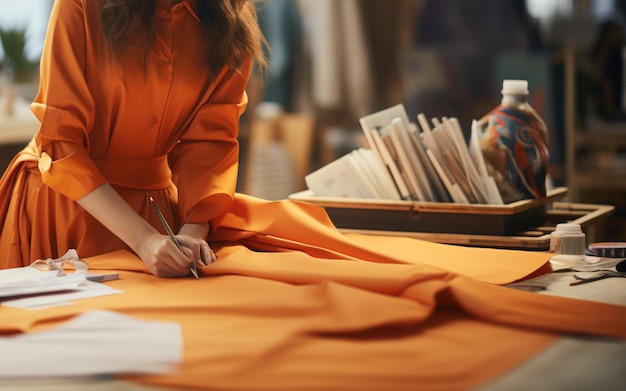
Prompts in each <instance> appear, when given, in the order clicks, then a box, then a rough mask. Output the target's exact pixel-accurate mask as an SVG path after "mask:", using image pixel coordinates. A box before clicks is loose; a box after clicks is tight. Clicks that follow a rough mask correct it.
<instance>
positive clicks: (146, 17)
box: [100, 0, 267, 78]
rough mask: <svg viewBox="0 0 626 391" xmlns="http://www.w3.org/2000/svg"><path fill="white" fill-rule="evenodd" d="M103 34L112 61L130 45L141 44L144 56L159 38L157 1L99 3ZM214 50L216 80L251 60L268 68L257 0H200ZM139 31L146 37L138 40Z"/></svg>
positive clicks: (103, 0) (200, 11) (212, 70)
mask: <svg viewBox="0 0 626 391" xmlns="http://www.w3.org/2000/svg"><path fill="white" fill-rule="evenodd" d="M100 7H101V24H102V32H103V33H104V37H105V40H106V41H107V44H108V46H109V50H110V54H111V56H112V57H113V58H115V57H117V56H119V55H120V54H121V53H122V52H124V51H125V50H126V49H128V48H129V47H130V46H135V45H138V46H139V47H140V48H141V49H142V50H143V51H144V53H145V58H146V59H147V55H148V50H149V49H150V46H151V44H152V41H153V40H154V37H155V35H156V28H155V11H156V1H155V0H100ZM196 11H197V13H198V16H199V18H200V20H201V21H202V26H203V28H204V31H205V33H206V37H207V40H208V42H209V44H210V46H211V50H210V53H209V56H208V59H207V68H208V70H209V73H210V75H211V77H213V78H214V77H216V76H217V74H218V73H219V72H220V71H221V70H222V68H223V67H224V66H225V65H229V66H230V67H231V68H232V69H233V70H239V69H240V67H241V66H242V65H243V64H244V63H245V62H246V61H247V60H248V59H250V58H252V59H254V60H256V61H257V64H258V66H259V68H260V69H261V70H263V69H265V68H266V67H267V62H266V59H265V56H264V51H263V49H264V46H265V45H267V43H266V41H265V39H264V37H263V34H262V33H261V31H260V29H259V25H258V23H257V19H256V18H257V15H256V8H255V4H254V0H219V1H218V0H200V1H199V2H198V9H197V10H196ZM139 28H143V29H145V31H147V34H142V35H140V38H139V39H138V40H136V39H135V37H136V36H137V35H136V32H137V30H138V29H139Z"/></svg>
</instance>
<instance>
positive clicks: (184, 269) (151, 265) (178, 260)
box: [136, 232, 208, 277]
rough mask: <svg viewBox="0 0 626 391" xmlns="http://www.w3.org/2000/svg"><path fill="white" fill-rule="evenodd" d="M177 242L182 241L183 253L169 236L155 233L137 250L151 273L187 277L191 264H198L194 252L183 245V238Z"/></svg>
mask: <svg viewBox="0 0 626 391" xmlns="http://www.w3.org/2000/svg"><path fill="white" fill-rule="evenodd" d="M177 240H179V241H180V244H181V246H182V247H183V252H181V251H180V250H179V249H178V247H177V246H176V244H175V243H174V242H173V241H172V239H170V237H169V236H167V235H161V234H160V233H158V232H155V233H154V234H150V235H148V236H147V237H146V238H145V240H144V241H142V244H141V245H140V246H139V248H137V250H136V251H137V255H139V257H140V258H141V260H142V261H143V263H144V264H145V265H146V266H147V267H148V269H149V270H150V272H151V273H152V274H154V275H155V276H157V277H184V276H187V275H189V273H190V269H191V262H196V261H195V260H194V259H195V258H194V257H195V256H194V251H193V250H191V249H190V248H189V247H188V246H186V245H183V243H182V240H183V237H181V236H178V237H177ZM185 240H186V239H185ZM205 243H206V242H205ZM207 247H208V244H207Z"/></svg>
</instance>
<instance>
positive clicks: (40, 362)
mask: <svg viewBox="0 0 626 391" xmlns="http://www.w3.org/2000/svg"><path fill="white" fill-rule="evenodd" d="M0 352H2V354H0V379H24V378H28V379H34V378H52V377H55V378H57V377H86V376H99V375H113V374H164V373H169V372H172V371H174V370H176V369H177V366H178V365H179V364H180V363H181V361H182V358H183V338H182V332H181V330H180V326H179V325H178V324H177V323H173V322H153V321H150V322H148V321H143V320H138V319H135V318H131V317H129V316H126V315H122V314H119V313H116V312H113V311H90V312H85V313H83V314H81V315H78V316H76V317H75V318H74V319H72V320H71V321H69V322H68V323H66V324H64V325H62V326H60V327H58V328H55V329H51V330H46V331H41V332H32V333H28V334H20V335H15V336H9V337H0Z"/></svg>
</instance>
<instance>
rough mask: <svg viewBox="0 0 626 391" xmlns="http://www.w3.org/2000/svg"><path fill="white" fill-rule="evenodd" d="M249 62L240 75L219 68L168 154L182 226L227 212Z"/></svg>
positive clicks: (219, 217)
mask: <svg viewBox="0 0 626 391" xmlns="http://www.w3.org/2000/svg"><path fill="white" fill-rule="evenodd" d="M251 68H252V62H248V63H247V64H246V66H245V68H244V69H243V70H242V71H240V72H229V71H228V70H227V69H224V70H223V71H222V73H221V75H220V77H219V78H218V80H217V82H216V87H215V90H214V91H213V93H212V94H211V95H210V97H209V99H208V101H207V102H205V103H204V104H203V105H202V107H201V109H200V110H199V111H198V113H197V114H196V116H195V118H194V120H193V121H192V123H191V125H190V127H189V129H188V130H187V131H186V132H185V133H184V135H183V137H181V139H180V142H179V143H178V144H177V146H176V147H175V148H174V151H173V152H172V153H171V155H170V166H171V167H172V173H173V177H172V178H173V180H174V183H175V184H176V186H177V188H178V203H179V209H180V210H179V212H180V215H181V219H182V222H183V223H202V222H207V221H208V222H209V223H210V225H211V230H212V231H213V230H215V228H216V227H217V226H218V225H219V222H220V221H221V220H222V218H223V217H224V215H225V214H226V212H227V211H228V209H229V207H230V205H231V203H232V201H233V197H234V192H235V189H236V185H237V170H238V160H239V142H238V140H237V135H238V131H239V119H240V116H241V114H242V113H243V112H244V110H245V108H246V106H247V103H248V99H247V95H246V92H245V88H246V84H247V82H248V79H249V77H250V72H251Z"/></svg>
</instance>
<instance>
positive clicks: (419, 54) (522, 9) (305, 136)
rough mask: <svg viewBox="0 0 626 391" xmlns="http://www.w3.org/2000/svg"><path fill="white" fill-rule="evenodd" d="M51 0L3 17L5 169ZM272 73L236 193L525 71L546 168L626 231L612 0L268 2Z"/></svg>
mask: <svg viewBox="0 0 626 391" xmlns="http://www.w3.org/2000/svg"><path fill="white" fill-rule="evenodd" d="M51 6H52V0H20V1H19V2H11V4H10V6H9V7H6V8H4V9H3V10H2V12H1V13H0V40H1V41H2V46H0V164H1V165H2V166H0V171H1V170H4V167H5V166H6V164H7V163H8V161H9V159H10V158H11V157H12V156H13V155H14V154H15V152H17V151H18V150H19V149H21V148H22V147H23V145H24V144H25V143H26V142H27V141H28V140H29V139H30V137H32V134H33V133H34V132H35V131H36V130H37V124H36V122H35V121H34V117H33V116H32V114H31V113H30V111H29V107H28V105H29V103H30V101H31V100H32V98H33V97H34V94H35V93H36V88H37V78H38V74H37V73H38V72H37V63H38V58H39V55H40V54H41V47H42V44H43V39H44V36H45V30H46V25H47V20H48V16H49V12H50V8H51ZM258 8H259V22H260V24H261V27H262V29H263V31H264V33H265V35H266V37H267V39H268V41H269V43H270V46H271V48H272V50H271V53H269V55H270V70H269V73H268V74H267V75H265V78H264V79H262V80H261V78H259V77H256V76H255V77H254V78H253V80H251V82H250V85H249V89H248V94H249V97H250V105H249V109H248V110H247V112H246V113H245V114H244V117H243V118H242V123H241V130H240V142H241V146H242V148H241V165H240V177H239V185H238V191H240V192H244V193H248V194H252V195H256V196H260V197H264V198H268V199H282V198H285V197H287V196H288V195H289V194H291V193H294V192H297V191H300V190H304V189H305V184H304V176H305V175H306V174H308V173H310V172H312V171H314V170H315V169H317V168H319V167H321V166H323V165H325V164H327V163H329V162H331V161H333V160H335V159H337V158H339V157H341V156H343V155H344V154H346V153H349V152H350V151H352V150H353V149H355V148H358V147H359V146H360V145H361V144H360V143H361V129H360V126H359V122H358V119H359V118H360V117H362V116H364V115H367V114H371V113H374V112H376V111H379V110H382V109H385V108H387V107H390V106H393V105H396V104H399V103H401V104H403V105H404V106H405V108H406V110H407V112H408V114H409V116H410V118H411V119H412V120H415V117H416V116H417V114H419V113H424V114H425V115H426V116H427V117H429V118H431V117H442V116H447V117H456V118H458V120H459V122H460V123H461V126H462V127H463V130H464V132H465V133H466V136H468V135H469V130H470V125H471V121H472V120H473V119H479V118H481V117H482V116H483V115H484V114H486V113H487V112H488V111H490V110H491V109H492V108H493V107H495V106H496V105H497V104H498V103H499V102H500V98H501V95H500V89H501V85H502V80H503V79H515V78H519V79H526V80H528V81H529V89H530V93H531V94H530V101H531V104H532V106H533V107H534V108H535V109H536V110H537V111H538V112H539V114H540V115H541V116H542V117H543V118H544V120H545V121H546V123H547V125H548V127H549V130H550V153H551V155H550V167H549V175H550V179H551V180H552V181H553V183H554V185H555V186H567V187H568V189H569V194H568V198H569V200H570V201H572V202H586V203H603V204H611V205H615V206H616V212H615V213H614V214H613V215H612V216H611V217H610V219H609V221H608V222H607V224H608V227H607V233H608V236H609V237H610V238H621V240H624V237H626V223H624V221H626V196H625V195H626V175H625V174H626V154H625V152H626V122H625V121H626V116H625V113H626V99H625V98H624V94H626V88H625V87H624V83H625V81H626V80H625V79H624V73H625V72H626V65H625V63H624V57H625V55H626V51H625V50H624V48H625V46H624V42H625V41H624V40H625V35H624V34H625V33H624V20H623V18H624V15H625V12H626V2H624V1H617V0H386V1H381V0H341V1H336V0H264V1H259V3H258Z"/></svg>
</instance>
